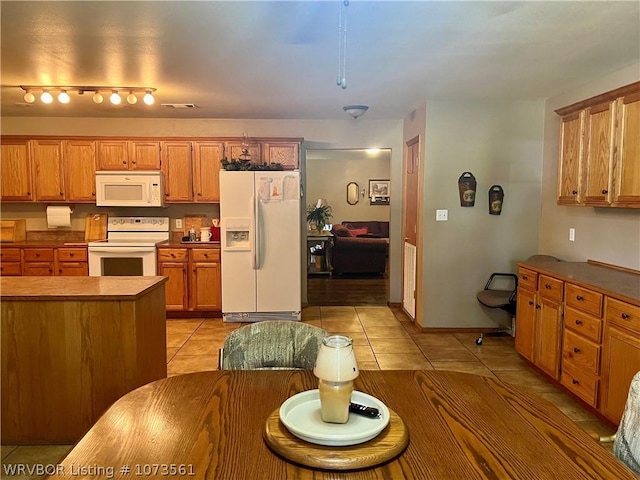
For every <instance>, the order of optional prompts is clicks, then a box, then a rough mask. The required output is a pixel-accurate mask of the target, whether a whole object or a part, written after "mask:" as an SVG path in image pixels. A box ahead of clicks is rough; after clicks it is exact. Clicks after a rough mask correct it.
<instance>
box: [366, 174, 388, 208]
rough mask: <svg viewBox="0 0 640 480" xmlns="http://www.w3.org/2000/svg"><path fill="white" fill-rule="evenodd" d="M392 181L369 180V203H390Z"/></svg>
mask: <svg viewBox="0 0 640 480" xmlns="http://www.w3.org/2000/svg"><path fill="white" fill-rule="evenodd" d="M390 199H391V183H390V181H389V179H385V180H380V179H374V180H369V203H370V204H371V205H389V200H390Z"/></svg>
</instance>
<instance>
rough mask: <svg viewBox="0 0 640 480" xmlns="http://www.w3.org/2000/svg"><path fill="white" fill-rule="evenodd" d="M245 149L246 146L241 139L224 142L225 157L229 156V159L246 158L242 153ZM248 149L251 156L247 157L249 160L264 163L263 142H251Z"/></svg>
mask: <svg viewBox="0 0 640 480" xmlns="http://www.w3.org/2000/svg"><path fill="white" fill-rule="evenodd" d="M243 149H244V147H243V145H242V142H241V141H237V142H235V141H232V142H225V144H224V151H225V157H226V158H227V160H232V159H233V160H237V159H241V160H242V159H245V157H244V156H243V153H242V151H243ZM246 149H247V151H248V152H249V156H248V157H246V159H247V160H250V161H251V162H253V163H262V162H263V161H264V160H263V157H262V144H261V143H259V142H250V143H249V144H248V145H247V147H246Z"/></svg>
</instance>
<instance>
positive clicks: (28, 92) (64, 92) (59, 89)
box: [20, 85, 157, 105]
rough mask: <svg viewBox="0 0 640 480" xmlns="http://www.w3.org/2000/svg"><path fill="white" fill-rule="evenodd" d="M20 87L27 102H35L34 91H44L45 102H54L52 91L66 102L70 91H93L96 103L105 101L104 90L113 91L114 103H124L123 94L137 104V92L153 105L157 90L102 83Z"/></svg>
mask: <svg viewBox="0 0 640 480" xmlns="http://www.w3.org/2000/svg"><path fill="white" fill-rule="evenodd" d="M20 88H21V89H22V90H24V91H25V94H24V97H23V98H24V101H25V102H26V103H34V102H35V101H36V96H35V94H34V92H36V93H38V92H42V93H41V95H40V100H41V101H42V102H43V103H52V102H53V95H52V93H57V94H58V95H57V98H58V101H59V102H60V103H63V104H66V103H69V102H70V101H71V96H70V95H69V93H76V94H78V95H84V94H85V92H93V95H92V96H91V99H92V100H93V103H95V104H98V105H99V104H101V103H102V102H103V101H104V97H103V96H102V93H100V92H101V91H102V92H111V95H110V97H109V99H110V101H111V103H112V104H114V105H119V104H121V103H122V97H121V95H127V97H126V98H127V103H128V104H129V105H135V104H136V103H137V102H138V97H137V96H136V94H144V103H145V104H147V105H153V103H154V102H155V99H154V97H153V93H154V92H155V91H156V90H157V89H155V88H151V87H110V86H102V85H98V86H96V85H85V86H79V85H51V86H49V85H20Z"/></svg>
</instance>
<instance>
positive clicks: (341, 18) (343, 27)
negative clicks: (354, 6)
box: [336, 0, 349, 90]
mask: <svg viewBox="0 0 640 480" xmlns="http://www.w3.org/2000/svg"><path fill="white" fill-rule="evenodd" d="M348 6H349V0H343V1H342V2H341V5H340V13H339V14H338V76H337V78H336V84H337V85H338V86H339V87H342V89H343V90H344V89H346V88H347V7H348Z"/></svg>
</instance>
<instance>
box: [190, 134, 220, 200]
mask: <svg viewBox="0 0 640 480" xmlns="http://www.w3.org/2000/svg"><path fill="white" fill-rule="evenodd" d="M223 155H224V144H223V143H222V142H194V144H193V185H194V194H195V195H194V200H195V201H196V202H219V201H220V168H222V166H221V164H220V161H221V160H222V158H223Z"/></svg>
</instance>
